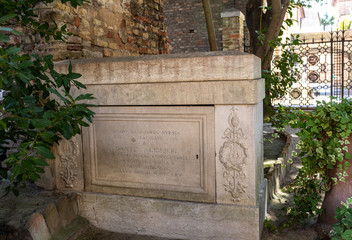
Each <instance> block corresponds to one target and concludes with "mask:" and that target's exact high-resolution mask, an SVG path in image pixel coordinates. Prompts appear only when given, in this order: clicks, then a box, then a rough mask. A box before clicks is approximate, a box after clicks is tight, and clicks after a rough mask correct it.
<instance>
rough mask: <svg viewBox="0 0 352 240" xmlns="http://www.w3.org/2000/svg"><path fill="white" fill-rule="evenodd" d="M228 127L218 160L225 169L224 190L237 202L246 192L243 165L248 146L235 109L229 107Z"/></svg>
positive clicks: (245, 161) (246, 156)
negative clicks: (244, 141)
mask: <svg viewBox="0 0 352 240" xmlns="http://www.w3.org/2000/svg"><path fill="white" fill-rule="evenodd" d="M228 123H229V127H228V128H227V129H226V130H225V132H224V137H223V138H224V139H225V142H224V143H223V145H222V146H221V148H220V151H219V160H220V162H221V163H222V165H223V167H224V168H225V171H224V173H223V176H224V178H225V179H226V182H225V183H224V187H225V191H226V192H228V193H229V194H230V195H231V201H233V202H238V201H240V198H241V197H242V195H243V194H244V193H246V188H247V183H246V178H247V177H246V174H245V171H244V167H245V166H246V164H247V159H248V148H247V147H246V146H245V144H244V143H243V140H244V139H245V137H244V134H243V130H242V128H241V127H240V126H239V119H238V116H237V109H235V108H234V107H233V108H232V109H231V113H230V115H229V117H228Z"/></svg>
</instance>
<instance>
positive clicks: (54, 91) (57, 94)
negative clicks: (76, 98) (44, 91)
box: [48, 88, 69, 104]
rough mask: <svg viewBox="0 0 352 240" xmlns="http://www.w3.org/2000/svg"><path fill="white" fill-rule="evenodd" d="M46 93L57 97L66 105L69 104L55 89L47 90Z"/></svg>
mask: <svg viewBox="0 0 352 240" xmlns="http://www.w3.org/2000/svg"><path fill="white" fill-rule="evenodd" d="M48 91H50V92H51V93H53V94H55V95H56V96H58V97H59V98H60V99H61V100H62V101H63V102H64V103H66V104H68V103H69V101H68V100H67V99H66V98H64V97H63V96H62V95H61V94H60V93H59V92H58V91H57V90H56V89H54V88H48Z"/></svg>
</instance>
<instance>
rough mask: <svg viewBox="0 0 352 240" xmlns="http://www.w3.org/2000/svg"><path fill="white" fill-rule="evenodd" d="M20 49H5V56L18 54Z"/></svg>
mask: <svg viewBox="0 0 352 240" xmlns="http://www.w3.org/2000/svg"><path fill="white" fill-rule="evenodd" d="M21 50H22V49H21V48H18V47H14V46H13V47H10V48H8V49H6V54H7V55H12V54H14V53H18V52H20V51H21Z"/></svg>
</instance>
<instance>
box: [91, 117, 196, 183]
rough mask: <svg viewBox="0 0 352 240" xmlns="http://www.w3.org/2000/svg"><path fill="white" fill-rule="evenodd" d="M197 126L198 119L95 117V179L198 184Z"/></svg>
mask: <svg viewBox="0 0 352 240" xmlns="http://www.w3.org/2000/svg"><path fill="white" fill-rule="evenodd" d="M201 126H202V122H201V121H200V120H185V119H183V120H182V119H180V120H178V119H175V120H155V119H116V120H113V121H112V120H110V119H104V118H101V119H98V120H97V121H96V123H95V132H96V133H99V134H96V135H95V138H96V145H97V146H96V149H97V153H96V154H97V159H98V160H97V162H96V169H95V174H96V179H98V180H107V181H109V180H111V181H115V182H116V181H117V182H131V183H139V182H144V183H145V182H146V183H150V184H167V185H181V186H182V185H184V186H200V184H201V182H202V179H201V178H202V172H201V171H202V167H201V165H202V164H201V161H202V159H200V158H199V156H202V155H203V153H202V146H201V139H202V132H201ZM101 133H104V134H101ZM112 184H113V183H112Z"/></svg>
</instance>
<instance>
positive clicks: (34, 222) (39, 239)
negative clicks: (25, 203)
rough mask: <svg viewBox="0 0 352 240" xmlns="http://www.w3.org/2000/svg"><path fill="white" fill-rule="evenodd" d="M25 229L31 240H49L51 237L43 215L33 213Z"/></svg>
mask: <svg viewBox="0 0 352 240" xmlns="http://www.w3.org/2000/svg"><path fill="white" fill-rule="evenodd" d="M25 229H26V230H28V232H29V233H30V234H31V236H32V239H33V240H45V239H50V237H51V235H50V232H49V229H48V226H47V225H46V223H45V220H44V217H43V215H41V214H40V213H33V214H32V216H31V217H30V219H29V220H28V222H27V224H26V226H25Z"/></svg>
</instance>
